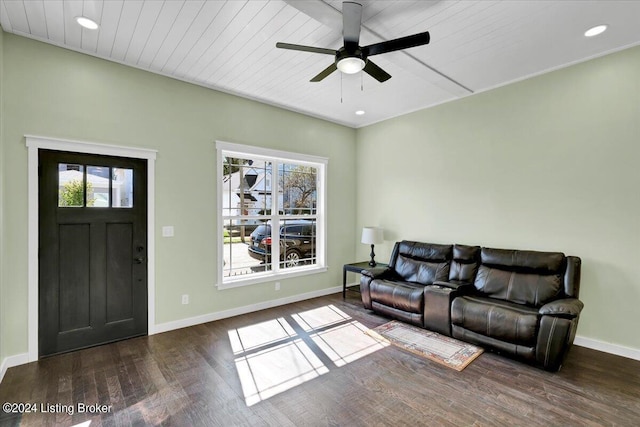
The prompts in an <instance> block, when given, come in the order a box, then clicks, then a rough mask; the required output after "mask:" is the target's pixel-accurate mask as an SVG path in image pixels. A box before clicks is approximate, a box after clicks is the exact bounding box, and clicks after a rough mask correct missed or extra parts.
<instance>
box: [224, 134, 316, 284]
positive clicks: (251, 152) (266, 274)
mask: <svg viewBox="0 0 640 427" xmlns="http://www.w3.org/2000/svg"><path fill="white" fill-rule="evenodd" d="M216 151H217V159H218V218H219V220H218V231H219V233H218V234H219V239H218V241H219V249H218V253H219V255H220V256H219V264H218V267H219V269H218V271H219V274H218V287H219V288H221V289H224V288H230V287H237V286H244V285H250V284H254V283H260V282H267V281H272V280H276V279H278V278H285V277H290V276H297V275H303V274H312V273H317V272H320V271H326V254H325V250H326V238H325V236H326V233H325V231H326V222H325V200H326V199H325V197H326V195H325V191H326V183H325V180H326V167H327V162H328V161H327V159H326V158H322V157H316V156H309V155H304V154H298V153H290V152H283V151H277V150H270V149H265V148H260V147H252V146H247V145H240V144H232V143H228V142H223V141H217V142H216Z"/></svg>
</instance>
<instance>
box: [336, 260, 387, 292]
mask: <svg viewBox="0 0 640 427" xmlns="http://www.w3.org/2000/svg"><path fill="white" fill-rule="evenodd" d="M377 267H387V264H384V263H381V262H377V263H376V268H377ZM369 268H373V267H371V266H370V265H369V261H362V262H354V263H351V264H345V265H343V266H342V298H346V296H347V271H350V272H352V273H360V272H361V271H362V270H367V269H369Z"/></svg>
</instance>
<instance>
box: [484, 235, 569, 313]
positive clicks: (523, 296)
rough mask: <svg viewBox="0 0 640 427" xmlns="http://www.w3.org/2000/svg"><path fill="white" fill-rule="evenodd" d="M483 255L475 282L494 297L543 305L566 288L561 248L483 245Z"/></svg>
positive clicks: (532, 304)
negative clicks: (529, 249) (520, 249)
mask: <svg viewBox="0 0 640 427" xmlns="http://www.w3.org/2000/svg"><path fill="white" fill-rule="evenodd" d="M480 259H481V265H480V268H479V269H478V274H477V276H476V279H475V281H474V286H475V288H476V289H477V290H478V291H479V292H481V293H482V294H484V295H485V296H488V297H490V298H496V299H501V300H505V301H510V302H514V303H518V304H526V305H530V306H534V307H540V306H542V305H544V304H545V303H547V302H549V301H552V300H554V299H557V298H558V297H560V296H561V295H562V294H563V292H564V289H563V285H564V283H563V276H564V269H565V268H566V260H565V256H564V254H562V253H560V252H536V251H518V250H506V249H491V248H482V250H481V254H480Z"/></svg>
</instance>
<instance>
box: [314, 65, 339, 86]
mask: <svg viewBox="0 0 640 427" xmlns="http://www.w3.org/2000/svg"><path fill="white" fill-rule="evenodd" d="M337 69H338V67H336V63H335V62H334V63H333V64H331V65H329V66H328V67H327V68H325V69H324V70H322V72H321V73H320V74H318V75H317V76H315V77H314V78H312V79H311V80H310V81H312V82H319V81H320V80H323V79H324V78H325V77H327V76H328V75H329V74H331V73H333V72H334V71H335V70H337Z"/></svg>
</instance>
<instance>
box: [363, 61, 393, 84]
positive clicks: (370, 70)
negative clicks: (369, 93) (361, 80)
mask: <svg viewBox="0 0 640 427" xmlns="http://www.w3.org/2000/svg"><path fill="white" fill-rule="evenodd" d="M363 71H364V72H365V73H367V74H369V75H370V76H371V77H373V78H374V79H376V80H377V81H379V82H380V83H382V82H386V81H387V80H389V79H390V78H391V74H389V73H387V72H386V71H385V70H383V69H382V68H380V67H378V66H377V65H376V64H374V63H373V62H371V61H369V60H367V65H365V66H364V69H363Z"/></svg>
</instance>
